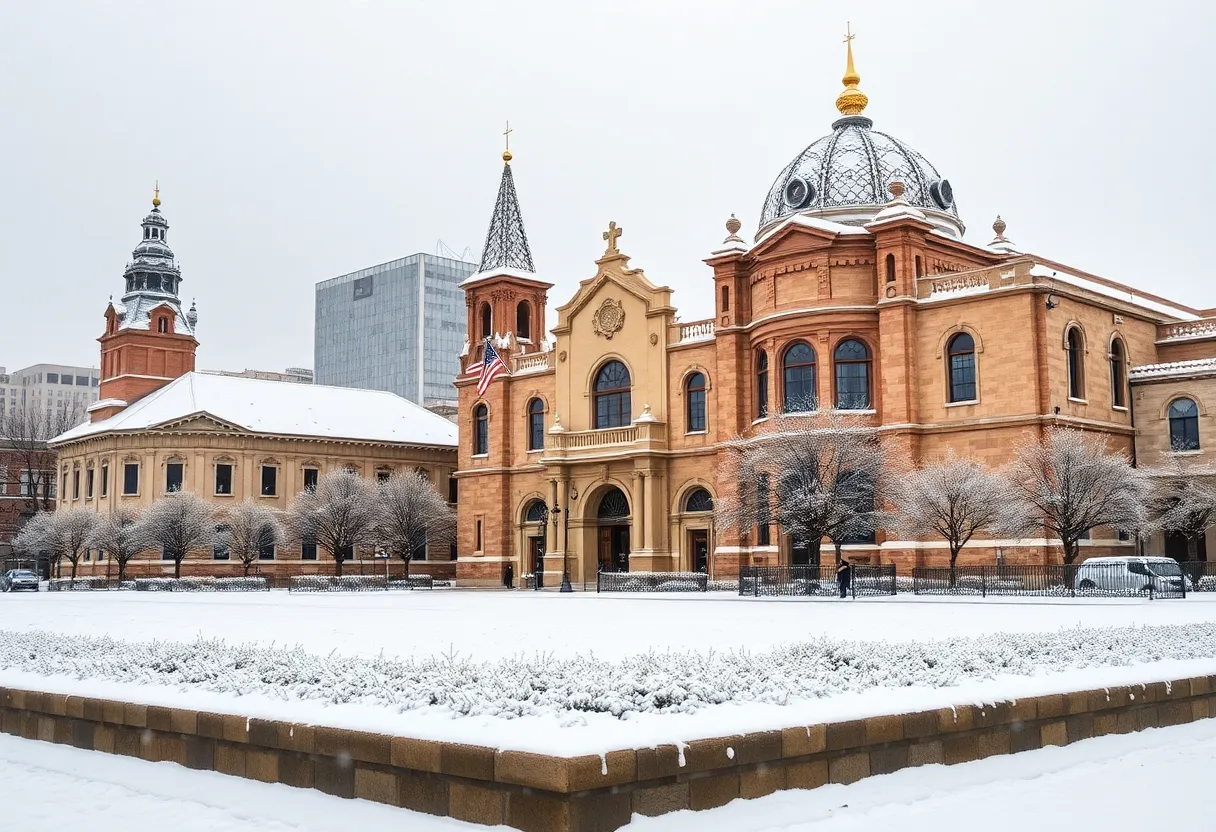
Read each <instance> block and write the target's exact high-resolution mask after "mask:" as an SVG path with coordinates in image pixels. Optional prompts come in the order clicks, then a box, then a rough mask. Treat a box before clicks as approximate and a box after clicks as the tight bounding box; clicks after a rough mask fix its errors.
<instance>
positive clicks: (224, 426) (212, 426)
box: [148, 413, 248, 433]
mask: <svg viewBox="0 0 1216 832" xmlns="http://www.w3.org/2000/svg"><path fill="white" fill-rule="evenodd" d="M148 429H149V430H153V431H173V432H175V433H248V431H247V430H246V429H245V428H243V427H241V426H240V425H236V424H233V423H232V422H226V421H224V420H223V419H217V418H216V417H215V416H212V415H211V414H210V413H192V414H190V415H189V416H183V417H181V418H178V419H172V420H169V421H165V422H161V423H160V424H158V425H152V426H151V427H150V428H148Z"/></svg>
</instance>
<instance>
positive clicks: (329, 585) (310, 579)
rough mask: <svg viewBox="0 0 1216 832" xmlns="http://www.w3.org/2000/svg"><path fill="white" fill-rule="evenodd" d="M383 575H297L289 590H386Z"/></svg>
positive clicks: (386, 586)
mask: <svg viewBox="0 0 1216 832" xmlns="http://www.w3.org/2000/svg"><path fill="white" fill-rule="evenodd" d="M387 588H388V581H387V580H386V579H385V577H384V576H383V575H379V576H375V575H296V576H295V577H293V578H292V579H291V584H290V585H289V586H288V587H287V589H288V590H289V591H291V592H367V591H369V590H381V591H383V590H385V589H387Z"/></svg>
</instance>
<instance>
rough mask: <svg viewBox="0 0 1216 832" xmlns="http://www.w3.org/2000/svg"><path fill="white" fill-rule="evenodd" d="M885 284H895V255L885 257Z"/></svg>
mask: <svg viewBox="0 0 1216 832" xmlns="http://www.w3.org/2000/svg"><path fill="white" fill-rule="evenodd" d="M887 282H888V283H894V282H895V255H894V254H888V255H887Z"/></svg>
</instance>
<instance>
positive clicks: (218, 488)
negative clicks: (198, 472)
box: [215, 463, 232, 494]
mask: <svg viewBox="0 0 1216 832" xmlns="http://www.w3.org/2000/svg"><path fill="white" fill-rule="evenodd" d="M215 493H216V494H231V493H232V466H231V465H226V464H224V463H216V466H215Z"/></svg>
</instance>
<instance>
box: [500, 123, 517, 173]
mask: <svg viewBox="0 0 1216 832" xmlns="http://www.w3.org/2000/svg"><path fill="white" fill-rule="evenodd" d="M513 132H514V131H513V130H512V129H511V122H509V121H508V122H507V129H506V130H503V131H502V135H503V138H505V139H506V140H507V147H506V149H505V150H504V151H503V152H502V160H503V162H505V163H506V164H510V163H511V158H512V157H511V133H513Z"/></svg>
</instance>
